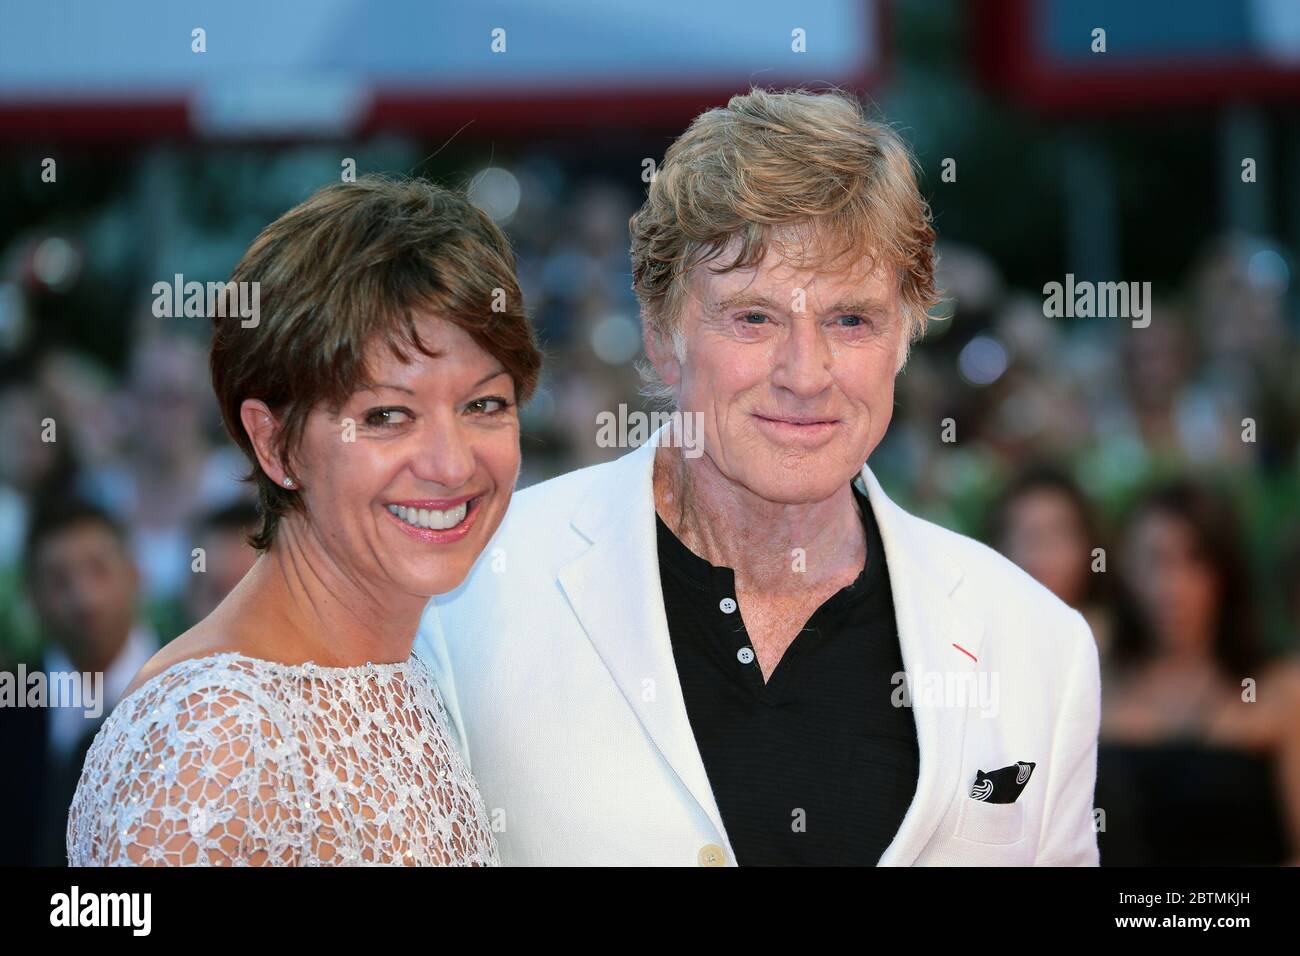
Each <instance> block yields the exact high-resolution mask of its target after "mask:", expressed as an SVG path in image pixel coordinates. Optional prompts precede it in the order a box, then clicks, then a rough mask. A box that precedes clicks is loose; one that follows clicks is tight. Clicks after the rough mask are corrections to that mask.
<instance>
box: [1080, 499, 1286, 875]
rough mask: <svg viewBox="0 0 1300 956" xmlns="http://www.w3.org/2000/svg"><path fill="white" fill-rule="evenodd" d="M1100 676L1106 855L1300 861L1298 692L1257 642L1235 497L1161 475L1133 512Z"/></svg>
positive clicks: (1120, 860) (1168, 862) (1112, 859)
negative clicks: (1104, 674) (1106, 665)
mask: <svg viewBox="0 0 1300 956" xmlns="http://www.w3.org/2000/svg"><path fill="white" fill-rule="evenodd" d="M1128 527H1129V529H1130V530H1129V536H1128V540H1127V542H1126V550H1125V553H1124V558H1125V560H1124V567H1123V572H1122V573H1123V593H1122V602H1121V609H1122V613H1121V614H1120V616H1119V618H1118V621H1117V629H1116V634H1115V641H1114V645H1113V657H1114V664H1113V667H1112V678H1111V679H1110V680H1109V681H1108V683H1107V685H1106V686H1105V688H1104V694H1103V713H1102V724H1101V746H1100V748H1099V755H1098V770H1097V794H1096V805H1097V807H1099V808H1101V809H1103V810H1105V811H1106V827H1105V829H1104V830H1103V831H1102V832H1101V833H1100V834H1099V844H1100V849H1101V860H1102V863H1103V864H1104V865H1130V866H1131V865H1138V866H1141V865H1154V866H1173V865H1189V866H1194V865H1272V864H1280V863H1283V862H1290V863H1293V864H1294V863H1297V862H1300V772H1298V768H1300V733H1297V728H1300V694H1297V692H1296V686H1297V684H1296V681H1295V678H1294V668H1293V666H1291V665H1287V664H1285V663H1270V662H1269V661H1268V660H1266V659H1265V657H1264V655H1263V654H1262V653H1261V652H1260V651H1259V649H1258V648H1257V646H1256V643H1255V631H1254V623H1253V620H1252V614H1251V597H1252V596H1251V591H1250V581H1249V575H1248V572H1247V566H1246V563H1245V558H1244V556H1243V553H1242V549H1241V544H1240V541H1239V526H1238V524H1237V519H1236V517H1235V515H1234V512H1233V509H1232V507H1231V505H1230V503H1229V501H1228V500H1227V499H1226V498H1225V497H1224V496H1223V495H1222V494H1221V493H1219V492H1217V491H1216V490H1214V489H1213V488H1211V487H1209V486H1207V485H1204V484H1202V483H1199V482H1197V481H1195V480H1191V479H1182V480H1176V481H1172V482H1169V483H1166V484H1162V485H1160V486H1157V487H1155V488H1153V489H1151V490H1150V491H1149V492H1148V493H1147V494H1146V495H1145V496H1144V497H1143V498H1142V499H1141V500H1140V502H1139V503H1138V505H1137V507H1136V509H1135V512H1134V515H1133V517H1132V519H1131V520H1130V522H1129V523H1128Z"/></svg>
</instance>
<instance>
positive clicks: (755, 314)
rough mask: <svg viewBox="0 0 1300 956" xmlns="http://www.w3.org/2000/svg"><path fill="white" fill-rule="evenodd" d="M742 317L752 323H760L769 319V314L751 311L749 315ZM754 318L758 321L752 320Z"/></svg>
mask: <svg viewBox="0 0 1300 956" xmlns="http://www.w3.org/2000/svg"><path fill="white" fill-rule="evenodd" d="M741 318H742V319H744V320H745V321H746V322H748V323H749V324H750V325H758V324H759V323H760V322H766V321H767V316H765V315H763V314H762V313H761V312H750V313H749V314H748V315H743V316H741ZM752 319H757V320H758V322H754V321H751V320H752Z"/></svg>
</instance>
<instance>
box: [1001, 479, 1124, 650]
mask: <svg viewBox="0 0 1300 956" xmlns="http://www.w3.org/2000/svg"><path fill="white" fill-rule="evenodd" d="M987 540H988V541H989V542H990V543H991V544H992V545H993V546H994V547H995V548H997V549H998V550H999V551H1000V552H1002V553H1003V554H1005V555H1006V556H1007V557H1008V558H1010V559H1011V560H1012V561H1014V562H1015V563H1016V564H1018V565H1019V566H1020V567H1022V568H1024V569H1025V570H1026V571H1028V572H1029V573H1030V574H1031V575H1033V576H1034V578H1035V579H1036V580H1037V581H1038V582H1039V583H1040V584H1042V585H1044V586H1045V587H1047V588H1048V589H1049V590H1050V591H1051V592H1052V593H1053V594H1055V595H1056V596H1057V597H1058V598H1060V599H1061V600H1062V601H1064V602H1065V603H1066V604H1068V605H1070V607H1072V608H1074V609H1075V610H1076V611H1078V612H1079V613H1080V614H1082V615H1083V616H1084V617H1085V618H1086V619H1087V621H1088V626H1089V627H1091V628H1092V633H1093V637H1094V638H1095V639H1096V641H1097V649H1098V652H1099V653H1100V655H1101V659H1102V664H1103V670H1104V666H1105V664H1106V660H1107V657H1108V651H1109V647H1110V641H1111V634H1112V623H1111V620H1110V615H1109V611H1108V607H1107V602H1106V595H1105V582H1106V580H1107V578H1106V575H1105V574H1104V573H1102V572H1094V571H1093V562H1094V551H1095V549H1097V548H1100V547H1102V541H1101V535H1100V532H1099V529H1098V522H1097V519H1096V517H1095V515H1094V511H1093V507H1092V503H1091V502H1090V501H1089V500H1088V497H1087V496H1086V495H1085V494H1084V493H1083V489H1081V488H1080V487H1079V485H1078V483H1077V482H1076V481H1075V480H1074V479H1073V478H1071V477H1070V475H1069V474H1068V473H1066V472H1065V470H1064V469H1062V468H1060V467H1058V466H1056V465H1053V464H1049V463H1046V462H1040V463H1038V464H1035V465H1030V466H1028V467H1026V468H1024V469H1023V470H1021V471H1020V472H1019V474H1017V475H1016V476H1015V477H1014V478H1013V479H1012V480H1011V482H1010V483H1009V484H1008V485H1007V487H1006V488H1005V489H1004V490H1003V492H1002V494H1001V496H1000V498H999V499H998V502H997V504H996V506H995V507H994V509H993V512H992V520H991V521H990V527H989V532H988V535H987Z"/></svg>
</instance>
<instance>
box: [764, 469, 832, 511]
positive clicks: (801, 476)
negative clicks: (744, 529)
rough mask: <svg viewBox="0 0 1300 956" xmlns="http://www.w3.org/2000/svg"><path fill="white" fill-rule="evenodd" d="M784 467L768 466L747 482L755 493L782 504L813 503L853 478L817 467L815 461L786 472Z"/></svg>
mask: <svg viewBox="0 0 1300 956" xmlns="http://www.w3.org/2000/svg"><path fill="white" fill-rule="evenodd" d="M782 471H783V470H782V469H779V468H773V469H769V470H764V471H763V472H761V473H760V474H757V475H755V476H754V480H753V481H752V482H744V484H745V486H746V487H747V488H748V489H749V491H750V492H751V493H752V494H755V495H757V496H758V497H760V498H762V499H763V500H764V501H769V502H771V503H772V504H779V505H811V504H816V503H817V502H819V501H825V500H826V499H828V498H830V497H832V496H834V495H835V494H836V493H837V492H839V491H840V490H841V489H842V488H843V487H844V486H845V485H847V484H848V483H849V482H850V481H851V480H852V479H853V475H848V476H846V477H845V478H844V480H843V481H840V480H837V479H836V478H834V477H828V475H829V476H833V474H834V472H831V471H829V470H827V471H817V470H816V466H815V465H806V466H802V467H801V468H800V469H798V470H797V471H791V472H786V473H785V474H784V475H783V474H782Z"/></svg>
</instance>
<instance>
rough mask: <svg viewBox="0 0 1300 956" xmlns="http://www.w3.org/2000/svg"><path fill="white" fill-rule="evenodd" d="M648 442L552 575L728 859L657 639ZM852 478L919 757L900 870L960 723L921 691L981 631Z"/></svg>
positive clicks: (621, 465) (937, 566)
mask: <svg viewBox="0 0 1300 956" xmlns="http://www.w3.org/2000/svg"><path fill="white" fill-rule="evenodd" d="M657 437H658V433H656V435H655V436H652V438H651V439H650V440H649V441H647V442H646V443H645V444H644V445H642V446H641V447H640V448H638V449H636V450H635V451H633V452H631V453H629V454H627V455H625V456H623V457H622V458H621V459H619V460H618V461H617V462H616V463H614V466H613V468H612V469H611V470H610V471H609V472H608V473H607V474H608V478H607V479H606V480H604V481H600V482H597V483H595V484H594V485H593V486H592V488H591V489H590V490H589V491H588V493H587V495H586V496H585V498H584V500H583V502H582V503H581V505H580V506H579V508H578V509H577V511H576V512H575V513H574V515H573V517H572V524H573V527H574V529H575V530H577V531H578V532H579V533H580V534H582V535H583V536H584V537H585V538H586V539H587V540H588V541H590V542H591V547H590V548H589V549H588V550H587V551H585V552H583V554H582V555H580V556H579V557H578V558H576V559H575V560H573V561H571V562H570V563H569V564H567V565H565V566H564V567H562V568H561V569H560V571H559V574H558V577H559V582H560V585H561V587H562V588H563V589H564V593H565V595H566V596H567V597H568V599H569V602H570V604H571V605H572V607H573V610H574V613H575V614H576V615H577V617H578V619H579V620H580V621H581V622H582V626H583V629H584V630H585V631H586V634H587V637H588V638H589V639H590V641H591V643H592V644H593V645H594V646H595V649H596V652H597V653H598V654H599V655H600V658H601V660H602V661H603V662H604V664H605V666H606V668H608V670H609V672H610V674H611V675H612V676H613V678H614V680H615V682H616V683H617V684H618V686H619V689H620V690H621V691H622V693H623V696H624V697H625V698H626V700H627V702H628V705H629V706H630V707H631V708H632V710H633V711H634V712H635V713H636V715H637V718H638V719H639V720H640V722H641V724H642V726H643V727H644V728H645V731H646V733H647V734H648V735H649V737H650V739H651V740H652V741H653V742H654V744H655V746H656V747H657V748H658V749H659V751H660V753H661V754H662V755H663V757H664V759H665V760H666V761H667V763H668V765H669V766H670V767H671V768H672V770H673V772H674V773H675V774H676V775H677V778H678V779H679V780H680V781H681V783H682V785H683V786H684V787H685V788H686V790H687V791H688V792H689V793H690V794H691V796H692V797H693V798H694V799H695V801H696V802H697V803H698V804H699V805H700V807H702V808H703V809H704V811H705V812H706V813H707V814H708V816H709V818H710V819H711V820H712V821H713V824H714V826H715V827H716V828H717V830H718V833H719V835H720V836H721V838H722V840H723V842H724V843H726V844H727V846H726V849H727V851H728V853H729V854H731V856H730V858H731V859H733V860H734V859H735V856H734V854H733V853H731V846H730V844H729V842H728V841H727V836H726V830H725V828H724V827H723V825H722V817H721V814H720V813H719V812H718V807H717V803H716V801H715V800H714V797H713V789H712V787H711V786H710V785H709V779H708V774H707V772H706V771H705V769H704V763H703V761H702V760H701V758H700V753H699V749H698V747H697V746H696V743H695V735H694V733H693V732H692V730H691V725H690V719H689V717H688V716H687V713H686V704H685V701H684V699H683V696H682V690H681V684H680V682H679V681H678V677H677V664H676V661H675V660H674V658H673V652H672V643H671V640H670V638H669V634H668V620H667V616H666V614H665V612H664V603H663V591H662V589H661V586H660V578H659V550H658V540H657V537H656V533H655V507H654V488H653V468H654V455H655V448H656V439H657ZM861 480H862V484H863V487H864V488H865V490H866V491H867V495H868V498H869V500H870V502H871V507H872V511H873V513H874V514H875V516H876V521H877V523H878V525H879V528H880V536H881V540H882V542H883V543H884V547H885V558H886V561H887V563H888V567H889V578H890V586H891V588H892V591H893V599H894V612H895V616H896V619H897V623H898V634H899V642H900V645H901V649H902V656H903V667H904V670H905V671H906V674H907V681H908V685H909V687H910V688H911V690H912V710H913V716H914V718H915V721H916V733H917V741H918V747H919V750H920V771H919V779H918V781H917V787H916V793H915V795H914V797H913V798H912V802H911V804H910V805H909V807H908V810H907V813H906V814H905V815H904V817H903V822H902V824H901V825H900V827H899V829H898V832H897V834H895V836H894V839H893V841H892V842H891V843H890V845H889V846H888V847H887V848H886V850H885V852H884V853H883V854H882V856H881V858H880V861H879V865H880V866H910V865H911V864H913V863H914V862H915V861H916V858H917V857H918V855H919V854H920V852H921V850H922V849H923V848H924V847H925V845H926V843H927V842H928V841H929V840H930V838H931V836H933V834H934V832H935V830H936V829H937V828H938V825H939V822H940V820H941V819H942V818H943V815H944V813H945V812H946V810H947V807H948V804H949V803H950V801H951V800H952V798H953V796H954V795H955V794H956V793H957V789H958V785H959V782H960V781H959V776H960V773H961V754H962V742H963V736H964V733H965V721H966V716H967V713H968V710H967V708H966V707H964V706H958V705H957V703H956V702H954V701H952V700H945V699H943V698H928V697H927V695H926V688H927V687H932V686H934V685H939V686H943V685H945V684H950V683H951V681H950V680H949V678H950V677H953V676H955V677H957V678H959V679H960V680H961V681H966V680H972V679H973V678H974V676H975V675H976V673H977V668H978V664H977V660H978V658H979V654H980V646H981V644H982V641H983V636H984V629H983V625H982V624H981V623H979V622H978V621H975V620H972V619H970V618H968V617H966V616H964V615H962V614H961V609H960V607H959V606H958V605H957V604H955V603H954V601H953V599H952V597H951V595H952V592H953V590H954V589H955V588H956V586H957V583H958V582H959V581H960V580H961V576H962V572H961V569H960V567H959V566H958V565H957V564H956V563H955V562H954V561H953V560H952V559H951V558H950V557H949V556H948V555H947V554H946V553H945V552H943V551H942V550H938V549H936V548H935V546H934V543H933V541H931V540H927V539H926V537H925V536H924V529H923V527H922V526H921V524H920V519H918V518H916V517H914V516H912V515H910V514H908V513H907V512H905V511H903V510H902V509H901V508H900V507H898V505H896V504H894V502H893V501H891V500H890V499H889V497H888V496H887V495H886V494H885V492H884V490H883V489H882V488H881V486H880V483H879V482H878V481H877V480H876V477H875V475H874V474H872V472H871V470H870V468H868V467H866V466H865V465H864V466H863V469H862V473H861Z"/></svg>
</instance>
